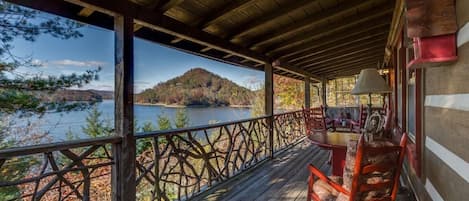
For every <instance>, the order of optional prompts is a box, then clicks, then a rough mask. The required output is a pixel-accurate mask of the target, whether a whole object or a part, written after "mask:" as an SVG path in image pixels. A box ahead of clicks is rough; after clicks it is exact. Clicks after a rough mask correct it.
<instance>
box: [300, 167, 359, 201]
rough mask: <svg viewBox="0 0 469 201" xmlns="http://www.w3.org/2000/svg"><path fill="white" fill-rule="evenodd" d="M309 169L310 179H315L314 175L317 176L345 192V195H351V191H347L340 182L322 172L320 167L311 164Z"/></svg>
mask: <svg viewBox="0 0 469 201" xmlns="http://www.w3.org/2000/svg"><path fill="white" fill-rule="evenodd" d="M308 169H309V172H310V173H311V176H310V179H314V178H313V176H316V177H318V178H319V179H320V180H323V181H325V182H326V183H327V184H329V185H331V186H332V188H334V189H335V190H337V191H339V192H341V193H344V194H345V195H350V192H349V191H347V190H346V189H345V188H344V187H342V185H340V184H338V183H336V182H334V181H332V180H331V179H329V177H327V176H326V175H324V173H322V172H321V170H319V169H318V168H316V167H314V165H311V164H309V165H308Z"/></svg>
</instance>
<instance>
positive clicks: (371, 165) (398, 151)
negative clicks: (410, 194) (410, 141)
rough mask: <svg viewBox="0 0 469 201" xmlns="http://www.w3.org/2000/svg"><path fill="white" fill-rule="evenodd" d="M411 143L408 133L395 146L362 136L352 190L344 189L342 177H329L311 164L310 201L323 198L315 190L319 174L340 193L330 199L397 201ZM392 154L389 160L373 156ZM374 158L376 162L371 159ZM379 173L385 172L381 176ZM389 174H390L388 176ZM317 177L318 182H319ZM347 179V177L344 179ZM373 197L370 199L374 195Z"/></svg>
mask: <svg viewBox="0 0 469 201" xmlns="http://www.w3.org/2000/svg"><path fill="white" fill-rule="evenodd" d="M406 143H407V134H405V133H404V134H403V135H402V138H401V142H400V145H392V146H383V147H376V146H369V145H366V144H365V142H364V136H363V135H362V136H361V137H360V140H359V142H358V145H357V151H356V157H355V164H354V168H353V174H352V178H351V184H348V186H350V187H349V188H350V190H347V189H346V188H344V186H347V185H346V184H344V185H342V184H339V183H337V182H334V181H333V180H332V179H334V180H340V179H341V178H332V177H331V178H332V179H331V178H329V177H327V176H325V175H324V174H323V173H322V172H321V171H320V170H319V169H317V168H316V167H314V166H313V165H309V167H308V169H309V171H310V172H311V175H310V177H309V181H308V201H309V200H321V199H320V197H319V196H318V194H317V193H316V192H314V190H313V189H314V187H313V186H314V185H315V180H314V178H315V177H317V178H319V180H322V182H321V185H327V187H328V188H329V189H334V192H335V193H338V196H331V197H327V199H328V200H330V199H331V198H332V200H334V199H337V200H349V201H357V200H364V199H365V198H364V197H366V196H368V197H367V200H380V201H394V200H395V199H396V195H397V190H398V183H399V175H400V171H401V166H402V161H403V160H404V154H405V147H406ZM383 156H391V157H389V158H391V159H389V160H376V159H373V160H371V158H373V157H375V158H377V157H383ZM370 161H373V162H370ZM376 175H381V176H382V177H379V179H377V176H376ZM384 175H386V177H385V176H384ZM319 180H317V181H316V182H318V181H319ZM344 180H345V179H344ZM369 193H373V194H371V195H372V196H371V199H370V194H369Z"/></svg>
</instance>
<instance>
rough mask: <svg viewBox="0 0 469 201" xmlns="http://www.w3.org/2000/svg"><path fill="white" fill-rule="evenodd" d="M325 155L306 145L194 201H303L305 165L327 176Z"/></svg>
mask: <svg viewBox="0 0 469 201" xmlns="http://www.w3.org/2000/svg"><path fill="white" fill-rule="evenodd" d="M328 158H329V152H328V151H327V150H323V149H321V148H319V147H317V146H315V145H311V144H309V143H307V142H302V143H299V144H298V145H296V146H295V147H293V148H291V149H289V150H287V151H285V152H283V153H280V154H279V155H278V156H275V158H274V160H271V161H267V162H265V163H263V164H261V165H260V166H258V167H256V168H254V169H252V170H250V171H249V172H247V173H244V174H243V175H240V176H238V177H236V178H234V179H232V180H231V181H229V182H226V183H224V184H221V185H220V186H218V187H215V188H214V189H211V190H209V191H207V192H206V193H204V194H202V195H200V196H198V197H196V198H194V199H193V200H209V201H238V200H239V201H249V200H253V201H254V200H256V201H257V200H259V201H264V200H272V201H276V200H291V201H294V200H306V190H307V179H308V170H307V165H308V164H310V163H311V164H314V165H315V166H316V167H319V168H320V169H321V170H322V171H324V172H325V173H330V165H329V164H327V160H328Z"/></svg>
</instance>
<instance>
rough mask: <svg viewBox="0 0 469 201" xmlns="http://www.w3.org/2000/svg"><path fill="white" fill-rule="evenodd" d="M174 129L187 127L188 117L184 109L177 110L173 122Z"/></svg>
mask: <svg viewBox="0 0 469 201" xmlns="http://www.w3.org/2000/svg"><path fill="white" fill-rule="evenodd" d="M174 125H175V126H176V128H184V127H187V126H189V116H187V112H186V110H185V109H178V110H177V112H176V119H175V120H174Z"/></svg>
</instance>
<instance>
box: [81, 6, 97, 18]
mask: <svg viewBox="0 0 469 201" xmlns="http://www.w3.org/2000/svg"><path fill="white" fill-rule="evenodd" d="M93 13H94V10H93V9H89V8H83V9H81V10H80V12H79V13H78V15H79V16H82V17H89V16H90V15H91V14H93Z"/></svg>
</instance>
